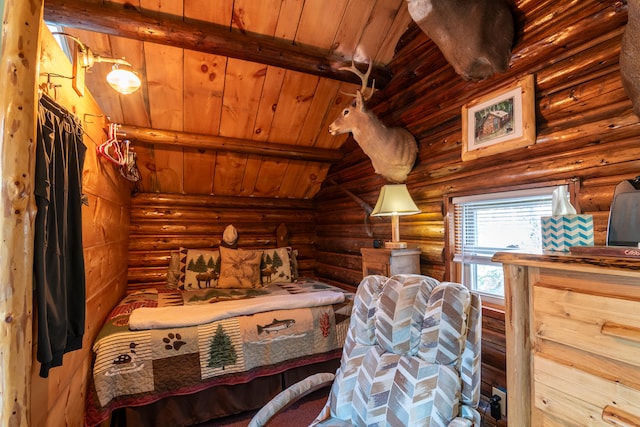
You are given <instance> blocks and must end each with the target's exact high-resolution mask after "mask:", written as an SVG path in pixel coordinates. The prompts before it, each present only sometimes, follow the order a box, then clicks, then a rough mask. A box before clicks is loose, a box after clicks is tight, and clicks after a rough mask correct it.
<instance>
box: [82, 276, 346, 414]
mask: <svg viewBox="0 0 640 427" xmlns="http://www.w3.org/2000/svg"><path fill="white" fill-rule="evenodd" d="M329 290H331V291H338V292H343V291H342V290H340V289H338V288H335V287H333V286H330V285H327V284H325V283H321V282H317V281H314V280H310V279H301V280H298V281H297V282H295V283H278V284H271V285H269V286H268V287H265V288H258V289H218V288H208V289H201V290H195V291H181V290H177V289H176V290H156V289H153V290H148V291H139V292H135V293H132V294H130V295H128V296H127V297H126V298H124V299H123V300H122V301H121V302H120V303H119V304H118V305H117V306H116V307H115V308H114V309H113V310H112V312H111V313H110V315H109V317H108V318H107V321H106V322H105V324H104V326H103V327H102V329H101V331H100V333H99V334H98V337H97V338H96V341H95V343H94V345H93V351H94V366H93V378H92V382H91V386H90V390H89V395H88V398H87V412H86V420H85V421H86V424H87V425H88V426H93V425H96V424H99V423H100V422H102V421H104V420H105V419H107V418H108V417H109V414H110V413H111V412H112V411H113V410H114V409H117V408H121V407H127V406H139V405H145V404H147V403H151V402H154V401H156V400H158V399H161V398H163V397H166V396H170V395H183V394H189V393H195V392H197V391H201V390H204V389H206V388H209V387H213V386H216V385H219V384H239V383H244V382H248V381H250V380H252V379H253V378H256V377H259V376H265V375H271V374H275V373H279V372H283V371H285V370H287V369H290V368H293V367H297V366H302V365H305V364H310V363H316V362H321V361H326V360H329V359H332V358H338V357H340V354H341V348H342V344H343V343H344V340H345V335H346V331H347V328H348V326H349V316H350V314H351V308H352V302H353V295H352V294H350V293H346V292H345V296H346V298H345V300H344V302H343V303H339V304H333V305H324V306H317V307H309V308H295V309H280V310H273V311H266V312H259V313H254V314H251V315H245V316H237V317H228V318H223V319H220V320H216V321H213V322H209V323H204V324H199V325H194V326H187V327H169V328H163V329H146V330H136V331H133V330H130V328H129V317H130V315H131V313H132V312H133V311H134V310H135V309H137V308H141V307H168V306H190V305H193V304H201V305H202V304H215V303H216V302H219V301H229V300H242V299H252V298H260V297H263V296H271V297H273V296H278V295H285V296H286V295H294V294H295V295H299V294H304V293H310V292H319V291H329ZM248 303H249V302H248ZM174 312H175V313H176V315H179V313H180V311H179V309H177V310H175V311H174V310H172V313H174Z"/></svg>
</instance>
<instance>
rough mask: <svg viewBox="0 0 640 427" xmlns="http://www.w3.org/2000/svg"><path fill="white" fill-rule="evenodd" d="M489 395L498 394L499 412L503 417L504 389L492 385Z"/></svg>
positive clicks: (505, 395) (504, 415) (505, 393)
mask: <svg viewBox="0 0 640 427" xmlns="http://www.w3.org/2000/svg"><path fill="white" fill-rule="evenodd" d="M491 395H492V396H500V414H501V415H502V416H503V417H506V416H507V392H506V390H504V389H502V388H499V387H493V388H492V389H491Z"/></svg>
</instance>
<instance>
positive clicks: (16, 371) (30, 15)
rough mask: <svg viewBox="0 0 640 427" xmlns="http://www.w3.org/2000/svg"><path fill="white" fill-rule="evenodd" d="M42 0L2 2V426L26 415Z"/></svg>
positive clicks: (17, 423)
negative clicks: (37, 81)
mask: <svg viewBox="0 0 640 427" xmlns="http://www.w3.org/2000/svg"><path fill="white" fill-rule="evenodd" d="M43 5H44V3H43V0H32V1H24V0H7V1H5V2H4V10H2V16H3V19H2V24H1V25H2V29H1V33H0V34H2V37H3V40H2V43H1V44H0V46H2V52H0V64H2V65H1V66H0V87H1V88H2V92H1V93H2V95H0V171H1V172H0V177H1V178H0V215H1V216H0V222H1V223H0V238H1V244H0V372H2V375H0V425H3V426H15V427H18V426H28V425H29V422H30V415H31V408H30V406H31V405H30V402H31V357H32V321H33V319H32V313H33V310H32V300H33V296H32V292H33V290H32V286H33V285H32V282H33V279H32V276H33V224H34V220H35V213H36V207H35V200H34V197H33V180H34V173H35V141H36V106H37V89H36V88H37V86H36V79H37V77H38V70H39V41H40V40H39V37H40V23H41V21H42V16H43Z"/></svg>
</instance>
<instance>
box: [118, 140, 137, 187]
mask: <svg viewBox="0 0 640 427" xmlns="http://www.w3.org/2000/svg"><path fill="white" fill-rule="evenodd" d="M129 145H130V141H129V140H128V139H125V140H124V146H125V152H124V159H125V163H124V165H122V167H120V175H122V176H123V177H124V178H126V179H128V180H129V181H133V182H137V181H140V179H141V178H140V170H138V165H137V164H136V157H137V156H136V153H135V151H133V149H132V148H130V147H129Z"/></svg>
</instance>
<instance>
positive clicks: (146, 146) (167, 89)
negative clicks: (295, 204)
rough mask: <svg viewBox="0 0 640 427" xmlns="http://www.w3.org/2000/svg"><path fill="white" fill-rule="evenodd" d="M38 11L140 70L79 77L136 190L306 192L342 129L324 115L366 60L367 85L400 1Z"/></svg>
mask: <svg viewBox="0 0 640 427" xmlns="http://www.w3.org/2000/svg"><path fill="white" fill-rule="evenodd" d="M45 20H46V21H47V22H48V23H51V24H55V25H59V26H60V27H61V28H62V29H63V31H64V32H66V33H69V34H72V35H73V36H75V37H77V38H78V39H80V40H81V41H82V42H83V43H84V44H85V45H87V46H89V47H90V48H91V49H92V50H93V51H94V53H95V54H97V55H100V56H103V57H114V58H122V57H124V58H125V59H126V60H127V61H128V62H130V63H131V64H132V65H133V68H134V69H135V71H136V72H137V73H139V75H140V77H141V79H142V87H141V88H140V90H138V91H137V92H135V93H133V94H131V95H120V94H118V93H116V92H115V91H114V90H113V89H112V88H110V87H109V86H108V84H107V83H106V80H105V76H106V74H107V73H108V72H109V71H110V68H111V67H110V64H96V65H94V66H93V67H92V68H91V69H90V71H89V73H88V74H87V77H86V87H87V88H88V90H89V92H90V93H91V94H92V95H93V96H94V97H95V99H96V101H97V102H98V104H99V105H100V107H101V108H102V110H103V112H104V113H105V116H107V118H108V119H105V128H106V124H107V122H112V123H117V124H119V125H121V127H120V129H119V133H118V135H119V138H120V139H121V140H123V139H124V138H128V139H130V140H131V141H132V146H133V147H134V149H135V152H136V153H137V158H138V168H139V170H140V173H141V176H142V180H141V181H140V182H139V183H138V184H137V188H138V190H139V191H143V192H163V193H186V194H216V195H239V196H259V197H288V198H312V197H313V196H314V195H315V194H316V193H317V191H318V190H319V188H320V185H321V184H322V181H323V180H324V178H325V177H326V174H327V171H328V169H329V167H330V166H331V164H332V163H333V162H336V161H339V159H340V156H341V153H340V151H339V148H340V147H341V145H342V144H343V143H344V141H345V139H346V138H347V135H341V136H331V135H330V134H329V133H328V131H327V129H328V126H329V123H331V121H333V119H334V118H335V117H336V116H337V115H338V114H339V113H340V111H341V109H342V108H343V107H344V106H345V105H346V104H347V102H349V100H350V98H349V97H348V96H345V95H344V94H342V93H341V91H342V92H347V93H353V92H354V91H355V89H357V88H358V87H359V86H360V85H359V83H358V82H359V81H358V79H357V78H355V76H353V75H352V74H350V73H346V72H344V71H339V70H338V68H339V67H341V66H348V65H350V63H351V61H352V60H354V61H355V62H356V64H360V65H361V68H362V69H364V67H365V65H364V64H365V63H368V62H372V63H373V66H374V68H373V72H372V77H375V78H376V87H382V86H384V84H386V83H387V82H388V81H389V79H390V77H391V76H390V73H389V71H388V69H387V68H386V65H387V64H388V63H389V62H390V60H391V58H392V57H393V54H394V49H395V46H396V44H397V42H398V40H399V39H400V36H401V35H402V34H403V33H404V32H405V31H406V29H407V27H408V25H409V23H410V22H411V18H410V17H409V14H408V12H407V6H406V2H405V0H377V1H374V0H260V1H256V0H215V1H212V0H183V1H175V0H131V1H122V0H115V1H113V2H108V3H107V2H102V1H99V0H98V1H86V0H83V1H80V0H71V1H66V0H45Z"/></svg>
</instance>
